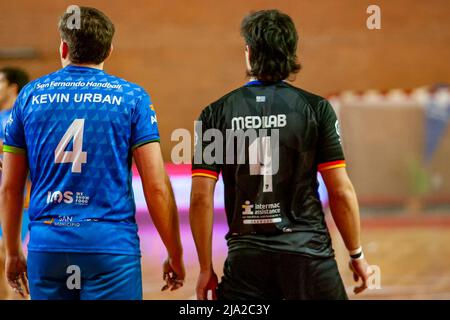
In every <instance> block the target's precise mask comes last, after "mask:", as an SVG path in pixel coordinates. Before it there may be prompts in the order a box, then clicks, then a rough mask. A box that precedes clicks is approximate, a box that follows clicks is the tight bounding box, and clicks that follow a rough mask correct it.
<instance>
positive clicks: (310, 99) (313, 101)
mask: <svg viewBox="0 0 450 320" xmlns="http://www.w3.org/2000/svg"><path fill="white" fill-rule="evenodd" d="M283 84H284V85H285V86H286V87H287V88H289V89H290V90H292V92H294V93H295V94H296V95H298V96H299V97H300V98H301V99H302V100H303V101H304V102H305V103H307V104H309V105H310V106H311V107H312V108H314V109H316V108H318V107H320V106H321V105H323V104H327V103H328V100H327V99H326V98H324V97H322V96H320V95H318V94H315V93H312V92H310V91H307V90H305V89H302V88H299V87H296V86H294V85H292V84H290V83H288V82H283Z"/></svg>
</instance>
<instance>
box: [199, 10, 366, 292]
mask: <svg viewBox="0 0 450 320" xmlns="http://www.w3.org/2000/svg"><path fill="white" fill-rule="evenodd" d="M241 33H242V36H243V38H244V40H245V45H246V50H245V56H246V62H247V73H248V76H249V82H248V83H247V84H245V85H244V86H242V87H240V88H238V89H236V90H234V91H232V92H230V93H228V94H227V95H225V96H224V97H222V98H220V99H219V100H217V101H215V102H213V103H211V104H210V105H209V106H207V107H206V108H205V109H204V110H203V111H202V112H201V115H200V117H199V120H198V122H197V123H196V129H195V137H196V139H195V154H194V159H193V165H192V176H193V178H192V191H191V208H190V222H191V228H192V232H193V236H194V240H195V243H196V248H197V252H198V256H199V262H200V274H199V278H198V282H197V288H196V293H197V298H198V299H207V298H208V291H211V292H212V298H213V299H216V298H218V299H224V300H248V299H276V300H279V299H347V294H346V291H345V288H344V286H343V283H342V279H341V276H340V274H339V271H338V268H337V264H336V261H335V258H334V251H333V248H332V244H331V238H330V235H329V232H328V229H327V225H326V223H325V218H324V212H323V208H322V204H321V201H320V197H319V193H318V182H317V174H318V172H320V174H321V175H322V177H323V180H324V182H325V185H326V187H327V190H328V195H329V202H330V208H331V212H332V215H333V218H334V221H335V222H336V225H337V227H338V229H339V232H340V234H341V235H342V238H343V240H344V242H345V246H346V247H347V249H348V251H349V260H350V262H349V266H350V267H351V269H352V271H353V273H354V279H355V280H359V279H362V283H361V284H360V286H358V287H356V288H355V292H356V293H359V292H361V291H363V290H364V289H366V288H367V286H368V280H369V277H370V273H369V271H370V267H369V265H368V263H367V262H366V260H365V258H364V254H363V252H362V248H361V241H360V221H359V209H358V203H357V198H356V195H355V191H354V188H353V186H352V183H351V182H350V180H349V178H348V176H347V172H346V168H345V158H344V154H343V150H342V146H341V141H340V132H339V122H338V119H337V117H336V114H335V112H334V110H333V108H332V107H331V105H330V103H329V102H328V101H327V100H326V99H324V98H322V97H320V96H318V95H315V94H313V93H310V92H307V91H305V90H303V89H300V88H296V87H294V86H292V85H291V84H289V83H288V82H287V81H288V79H290V78H291V77H292V75H294V74H295V73H297V72H298V71H299V70H300V64H299V63H298V62H297V56H296V50H297V43H298V35H297V31H296V29H295V25H294V23H293V21H292V19H291V18H290V17H289V16H288V15H286V14H283V13H281V12H279V11H277V10H264V11H259V12H255V13H251V14H250V15H248V16H247V17H245V18H244V20H243V22H242V26H241ZM321 76H323V75H321ZM219 174H222V178H223V182H224V186H225V195H224V197H225V211H226V215H227V222H228V226H229V231H228V233H227V235H226V240H227V244H228V256H227V259H226V261H225V265H224V270H223V273H224V275H223V278H222V280H221V282H220V284H218V279H217V276H216V274H215V272H214V269H213V263H212V226H213V198H214V188H215V184H216V181H217V179H218V176H219Z"/></svg>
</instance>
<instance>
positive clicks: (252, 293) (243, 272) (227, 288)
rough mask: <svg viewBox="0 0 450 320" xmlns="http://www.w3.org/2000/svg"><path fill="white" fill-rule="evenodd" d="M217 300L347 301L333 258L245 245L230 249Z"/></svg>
mask: <svg viewBox="0 0 450 320" xmlns="http://www.w3.org/2000/svg"><path fill="white" fill-rule="evenodd" d="M218 299H219V300H255V299H256V300H261V299H262V300H283V299H287V300H346V299H348V297H347V294H346V292H345V288H344V285H343V283H342V279H341V276H340V274H339V271H338V268H337V264H336V261H335V259H334V258H312V257H307V256H303V255H300V254H295V253H287V252H275V251H273V252H272V251H268V250H263V249H258V248H246V249H239V250H234V251H231V252H229V254H228V257H227V259H226V261H225V265H224V275H223V277H222V281H221V283H220V284H219V289H218Z"/></svg>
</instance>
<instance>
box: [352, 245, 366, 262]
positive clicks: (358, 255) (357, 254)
mask: <svg viewBox="0 0 450 320" xmlns="http://www.w3.org/2000/svg"><path fill="white" fill-rule="evenodd" d="M349 254H350V258H352V260H360V259H364V253H363V251H362V247H359V248H357V249H355V250H352V251H350V252H349Z"/></svg>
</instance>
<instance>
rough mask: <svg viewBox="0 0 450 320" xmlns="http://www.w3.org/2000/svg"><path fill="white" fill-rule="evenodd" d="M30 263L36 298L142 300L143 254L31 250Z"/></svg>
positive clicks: (32, 290) (29, 271)
mask: <svg viewBox="0 0 450 320" xmlns="http://www.w3.org/2000/svg"><path fill="white" fill-rule="evenodd" d="M27 265H28V267H27V272H28V281H29V285H30V295H31V299H33V300H142V274H141V258H140V256H132V255H114V254H95V253H57V252H34V251H31V252H28V263H27ZM70 266H76V267H75V268H74V267H70ZM76 269H78V270H79V273H77V271H76ZM77 274H78V275H79V276H80V277H79V279H80V281H79V282H78V283H79V284H80V286H79V289H78V288H76V287H77V285H76V284H77V282H76V280H75V279H74V277H76V276H77Z"/></svg>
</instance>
